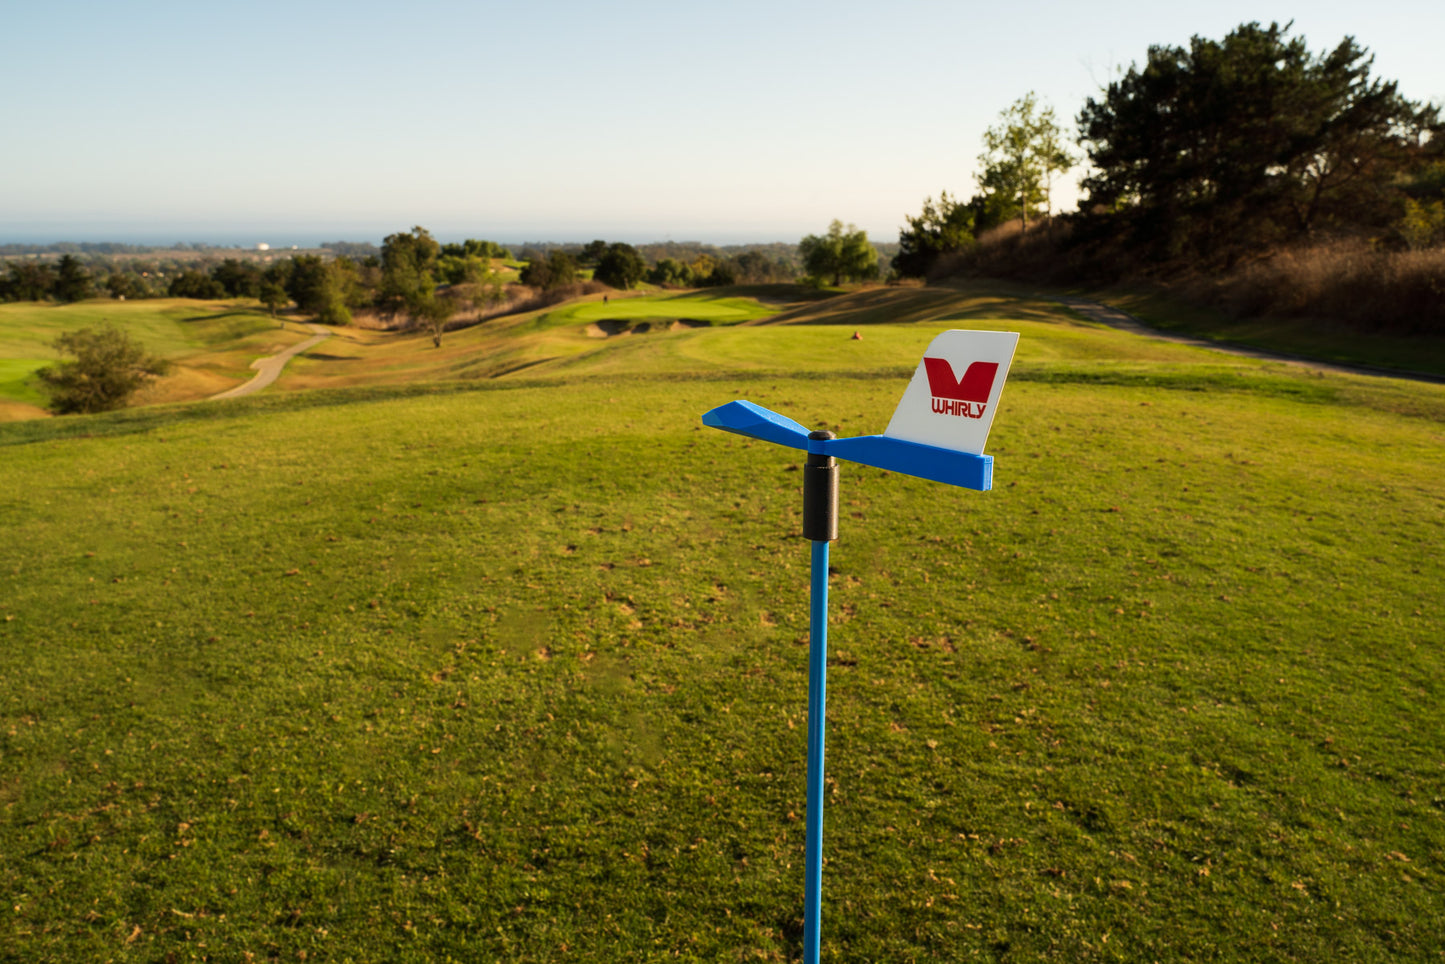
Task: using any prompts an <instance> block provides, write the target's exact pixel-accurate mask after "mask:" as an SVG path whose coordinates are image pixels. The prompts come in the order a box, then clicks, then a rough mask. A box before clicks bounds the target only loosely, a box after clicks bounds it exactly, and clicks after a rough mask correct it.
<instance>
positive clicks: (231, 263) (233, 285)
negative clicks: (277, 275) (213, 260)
mask: <svg viewBox="0 0 1445 964" xmlns="http://www.w3.org/2000/svg"><path fill="white" fill-rule="evenodd" d="M211 277H212V278H214V279H215V280H216V281H218V282H219V283H220V285H221V287H223V288H225V289H226V294H228V295H230V296H231V297H232V298H256V297H259V296H260V294H261V268H260V266H259V265H257V264H255V263H253V262H250V261H240V260H238V259H236V258H227V259H226V260H224V261H222V262H221V263H220V264H218V265H216V266H215V267H214V268H212V269H211Z"/></svg>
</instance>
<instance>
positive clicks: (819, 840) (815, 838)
mask: <svg viewBox="0 0 1445 964" xmlns="http://www.w3.org/2000/svg"><path fill="white" fill-rule="evenodd" d="M812 580H813V582H812V596H811V598H810V601H809V612H808V809H807V811H806V813H807V841H806V844H805V845H804V850H803V867H804V870H803V964H818V946H819V942H820V938H821V935H822V911H823V736H824V730H825V729H826V727H827V712H828V543H827V541H826V540H819V541H816V542H814V543H813V572H812Z"/></svg>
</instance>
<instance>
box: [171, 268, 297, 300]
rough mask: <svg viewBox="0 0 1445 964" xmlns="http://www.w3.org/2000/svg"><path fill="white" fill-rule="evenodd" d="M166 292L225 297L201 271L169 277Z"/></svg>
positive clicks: (216, 284) (205, 296)
mask: <svg viewBox="0 0 1445 964" xmlns="http://www.w3.org/2000/svg"><path fill="white" fill-rule="evenodd" d="M318 260H319V259H318ZM166 294H168V295H170V296H171V297H172V298H201V299H212V298H224V297H226V289H225V287H224V286H223V285H222V284H221V283H220V282H219V281H217V280H216V279H215V278H212V277H211V276H210V275H208V274H206V273H205V272H203V271H182V272H181V273H180V274H178V275H176V276H175V277H174V278H172V279H171V283H170V286H169V287H167V288H166Z"/></svg>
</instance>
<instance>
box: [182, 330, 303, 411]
mask: <svg viewBox="0 0 1445 964" xmlns="http://www.w3.org/2000/svg"><path fill="white" fill-rule="evenodd" d="M306 327H308V328H310V329H311V331H312V334H313V337H311V338H308V339H306V340H305V341H303V342H298V343H297V344H295V345H292V346H291V347H290V348H288V349H286V350H285V351H283V352H278V353H276V354H274V355H267V356H266V357H265V358H258V359H256V360H255V361H253V362H252V363H251V367H252V368H254V369H256V374H255V375H253V376H252V377H251V380H250V381H249V382H246V383H245V384H244V385H237V386H236V387H235V388H231V389H227V390H226V391H224V392H222V393H221V394H219V395H212V396H211V400H212V401H215V400H217V399H221V398H240V397H241V396H243V395H250V394H252V393H253V392H259V391H260V390H261V389H263V388H265V387H266V386H267V385H269V384H271V383H272V382H274V381H275V380H276V379H277V377H279V376H280V374H281V369H283V368H285V367H286V363H287V362H289V361H290V360H291V359H293V358H295V357H296V356H297V355H299V354H301V353H302V352H303V351H306V350H307V349H308V348H313V347H315V346H316V345H319V344H321V343H322V342H323V341H325V340H326V339H328V338H330V337H331V329H330V328H326V327H323V326H322V325H313V324H311V323H310V322H307V324H306Z"/></svg>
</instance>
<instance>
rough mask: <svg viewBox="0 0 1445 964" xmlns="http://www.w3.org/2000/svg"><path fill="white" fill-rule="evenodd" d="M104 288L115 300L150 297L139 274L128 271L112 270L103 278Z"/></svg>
mask: <svg viewBox="0 0 1445 964" xmlns="http://www.w3.org/2000/svg"><path fill="white" fill-rule="evenodd" d="M105 290H106V291H108V292H110V296H111V297H112V298H115V299H116V300H117V301H126V300H131V301H134V300H135V299H137V298H148V297H150V294H151V293H150V290H149V289H148V288H147V287H146V285H145V282H144V281H142V280H141V278H140V276H139V275H137V274H133V273H131V272H129V271H113V272H111V274H110V277H108V278H106V279H105Z"/></svg>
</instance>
